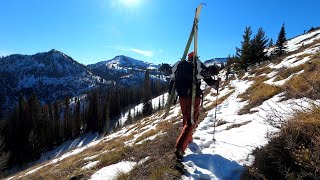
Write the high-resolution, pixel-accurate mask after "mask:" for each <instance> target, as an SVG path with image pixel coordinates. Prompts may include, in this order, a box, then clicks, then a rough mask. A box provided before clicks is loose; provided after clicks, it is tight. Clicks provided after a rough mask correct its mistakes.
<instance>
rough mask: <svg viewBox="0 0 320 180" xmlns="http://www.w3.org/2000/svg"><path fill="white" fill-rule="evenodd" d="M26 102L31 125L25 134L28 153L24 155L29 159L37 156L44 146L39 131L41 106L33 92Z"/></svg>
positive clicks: (40, 131)
mask: <svg viewBox="0 0 320 180" xmlns="http://www.w3.org/2000/svg"><path fill="white" fill-rule="evenodd" d="M28 104H29V107H30V113H31V122H32V123H31V124H32V126H31V130H30V131H29V132H28V135H27V136H26V137H27V138H28V142H27V145H26V146H25V148H27V151H26V152H27V153H28V155H25V157H27V161H30V160H34V159H36V158H38V157H39V155H40V153H41V149H42V148H43V147H44V146H45V144H44V138H42V137H41V133H42V132H43V131H42V128H43V127H44V124H43V118H42V116H43V115H42V107H41V104H40V102H39V100H38V98H37V96H36V93H35V92H34V93H32V94H31V97H30V99H29V103H28ZM40 137H41V139H40ZM29 155H30V156H29ZM29 157H30V158H29Z"/></svg>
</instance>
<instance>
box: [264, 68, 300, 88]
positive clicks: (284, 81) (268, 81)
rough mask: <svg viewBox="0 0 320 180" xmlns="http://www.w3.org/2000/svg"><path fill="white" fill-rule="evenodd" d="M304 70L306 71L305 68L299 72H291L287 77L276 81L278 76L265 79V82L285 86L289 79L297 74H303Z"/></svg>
mask: <svg viewBox="0 0 320 180" xmlns="http://www.w3.org/2000/svg"><path fill="white" fill-rule="evenodd" d="M303 72H304V70H301V71H299V72H297V73H293V74H291V75H290V76H289V77H287V78H286V79H282V80H279V81H274V80H275V79H276V77H273V78H270V79H268V80H266V81H264V83H266V84H269V85H273V86H283V85H284V84H285V83H286V82H287V81H289V80H290V79H291V78H293V77H294V76H295V75H298V74H302V73H303Z"/></svg>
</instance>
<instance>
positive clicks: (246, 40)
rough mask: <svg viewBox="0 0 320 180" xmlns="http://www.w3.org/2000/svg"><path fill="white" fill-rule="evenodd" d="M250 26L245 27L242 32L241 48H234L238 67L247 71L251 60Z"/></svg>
mask: <svg viewBox="0 0 320 180" xmlns="http://www.w3.org/2000/svg"><path fill="white" fill-rule="evenodd" d="M251 34H252V30H251V27H250V26H249V27H246V29H245V31H244V34H243V36H242V37H243V41H242V42H241V49H239V48H237V49H236V54H237V60H238V67H239V68H240V69H242V70H244V71H248V67H249V63H250V60H251V49H250V48H251V47H250V46H251Z"/></svg>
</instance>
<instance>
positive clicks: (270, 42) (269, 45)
mask: <svg viewBox="0 0 320 180" xmlns="http://www.w3.org/2000/svg"><path fill="white" fill-rule="evenodd" d="M272 46H273V40H272V38H270V40H269V44H268V47H269V48H270V47H272Z"/></svg>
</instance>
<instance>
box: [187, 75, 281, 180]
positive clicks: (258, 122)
mask: <svg viewBox="0 0 320 180" xmlns="http://www.w3.org/2000/svg"><path fill="white" fill-rule="evenodd" d="M251 84H252V82H248V81H238V80H234V81H231V85H233V86H234V87H235V92H234V93H233V94H231V95H230V96H229V97H228V98H227V99H226V100H225V101H224V102H223V103H221V104H220V105H218V107H217V120H223V121H226V123H225V124H223V125H220V126H217V127H216V129H215V137H214V138H215V139H216V142H214V141H213V135H214V123H216V122H215V118H214V113H215V109H212V110H211V111H209V112H208V116H207V117H206V118H205V119H204V120H203V121H202V122H201V123H200V124H199V126H198V128H197V129H196V131H195V133H194V136H193V137H194V138H193V142H192V143H191V144H190V145H189V146H188V149H187V150H186V154H185V156H184V159H183V164H184V165H185V168H186V169H187V170H188V172H189V173H188V174H186V175H184V176H183V177H182V179H239V178H240V175H241V173H242V171H243V170H244V167H243V165H245V164H250V163H252V162H253V157H252V156H251V155H250V153H251V152H252V151H253V150H254V149H255V148H256V147H258V146H262V145H264V144H266V143H267V141H268V140H267V138H266V133H267V132H270V131H274V130H276V129H275V128H273V127H271V126H270V125H268V124H266V123H265V122H264V120H263V119H262V118H259V117H258V116H257V114H256V113H255V114H245V115H238V114H237V113H238V110H240V109H241V108H242V107H243V106H244V105H245V104H246V102H240V101H239V100H240V99H238V98H237V96H238V95H239V94H241V93H243V92H245V90H246V89H247V88H249V87H250V86H251ZM233 124H243V125H242V126H240V127H236V128H231V129H229V130H227V129H226V128H227V127H230V125H233Z"/></svg>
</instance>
